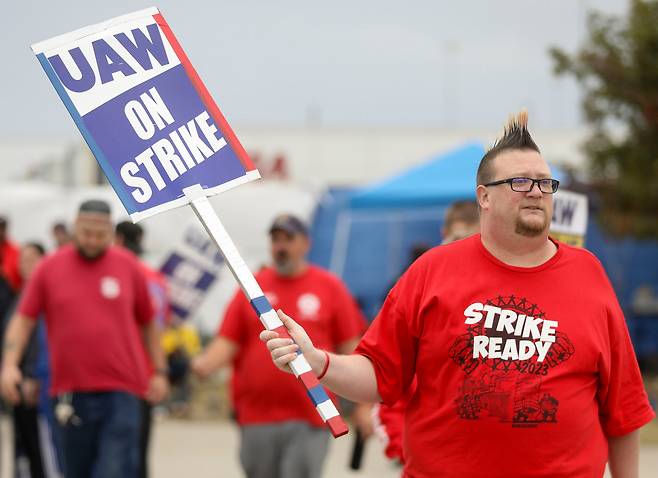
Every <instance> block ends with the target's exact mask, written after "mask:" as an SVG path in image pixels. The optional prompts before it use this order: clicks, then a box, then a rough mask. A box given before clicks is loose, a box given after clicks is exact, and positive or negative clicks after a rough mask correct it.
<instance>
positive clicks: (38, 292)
mask: <svg viewBox="0 0 658 478" xmlns="http://www.w3.org/2000/svg"><path fill="white" fill-rule="evenodd" d="M44 280H45V279H44V271H43V261H42V262H41V263H40V264H39V265H37V268H36V269H35V270H34V272H33V273H32V276H31V277H30V280H28V282H27V284H26V285H25V289H24V291H23V294H22V295H21V300H20V303H19V304H18V308H17V310H18V313H19V314H21V315H23V316H25V317H28V318H30V319H34V320H36V319H37V318H38V317H39V314H40V313H41V312H43V309H44V307H45V303H46V296H45V292H46V291H45V287H44Z"/></svg>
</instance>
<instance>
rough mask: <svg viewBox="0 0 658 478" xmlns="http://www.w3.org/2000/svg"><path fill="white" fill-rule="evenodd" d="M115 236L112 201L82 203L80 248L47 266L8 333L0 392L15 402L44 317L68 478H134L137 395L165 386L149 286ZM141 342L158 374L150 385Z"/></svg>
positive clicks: (159, 394) (158, 395) (158, 392)
mask: <svg viewBox="0 0 658 478" xmlns="http://www.w3.org/2000/svg"><path fill="white" fill-rule="evenodd" d="M112 237H113V229H112V222H111V219H110V208H109V206H108V205H107V203H105V202H103V201H96V200H90V201H86V202H84V203H82V205H81V206H80V209H79V211H78V216H77V218H76V222H75V230H74V244H72V245H67V246H64V247H62V248H60V249H59V250H58V251H57V252H55V253H54V254H52V255H51V256H49V257H48V258H46V259H44V260H43V261H42V262H41V263H40V264H39V266H38V267H37V270H36V271H35V272H34V273H33V275H32V277H31V278H30V281H29V283H28V285H27V287H26V290H25V292H24V294H23V296H22V299H21V302H20V304H19V306H18V311H17V313H16V315H15V316H14V317H13V318H12V319H11V322H10V323H9V326H8V329H7V332H6V335H5V344H4V354H3V362H2V376H1V383H2V391H3V394H4V395H5V397H6V398H7V399H8V400H9V401H10V402H12V403H16V402H18V400H19V392H18V388H17V386H18V384H19V383H20V381H21V373H20V370H19V369H18V363H19V361H20V357H21V355H22V352H23V349H24V346H25V342H26V340H27V338H28V337H29V335H30V333H31V331H32V330H33V329H34V327H35V324H36V319H37V317H39V315H40V314H43V315H44V316H45V321H46V325H47V335H48V346H49V353H50V362H51V366H52V384H51V390H50V393H51V396H53V397H54V398H55V401H56V405H55V414H56V416H57V419H58V421H59V423H60V425H61V430H60V432H61V438H62V448H63V458H64V470H65V473H64V474H65V476H66V477H67V478H78V477H79V478H88V477H94V478H100V477H107V478H110V477H116V478H119V477H121V478H123V477H131V478H132V477H135V476H136V471H137V470H136V467H137V450H138V427H139V397H146V398H148V399H149V400H152V401H154V402H156V401H159V400H161V399H162V398H163V397H164V395H165V393H166V390H167V383H166V379H165V377H164V375H163V374H164V373H165V372H164V366H165V364H164V357H163V356H162V353H161V350H160V344H159V343H158V342H159V338H158V334H157V328H155V326H154V324H153V322H152V318H153V311H152V307H151V301H150V298H149V295H148V290H147V285H146V280H145V278H144V275H143V274H142V271H141V269H140V266H139V264H138V262H137V260H136V259H135V257H134V256H133V255H132V254H131V253H130V252H128V251H124V250H122V249H120V248H118V247H114V246H112V245H111V242H112ZM142 337H143V340H144V342H145V345H146V347H147V349H148V350H149V353H150V357H151V360H152V361H153V364H154V365H155V367H156V370H158V371H159V373H157V374H155V375H153V377H152V378H151V379H150V380H149V379H148V376H147V368H146V363H145V359H144V354H143V351H142V350H143V345H142V344H141V343H140V341H141V340H142Z"/></svg>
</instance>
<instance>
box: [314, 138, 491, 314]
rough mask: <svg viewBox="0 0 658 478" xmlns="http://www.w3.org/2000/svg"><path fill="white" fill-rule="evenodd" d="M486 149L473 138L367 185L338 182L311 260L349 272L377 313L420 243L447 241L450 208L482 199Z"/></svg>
mask: <svg viewBox="0 0 658 478" xmlns="http://www.w3.org/2000/svg"><path fill="white" fill-rule="evenodd" d="M483 154H484V148H483V147H482V145H481V144H479V143H469V144H466V145H464V146H461V147H459V148H456V149H454V150H452V151H449V152H447V153H443V154H440V155H438V156H435V157H433V158H431V159H430V160H429V161H427V162H425V163H422V164H420V165H419V166H416V167H413V168H411V169H409V170H407V171H404V172H402V173H400V174H398V175H395V176H393V177H390V178H388V179H386V180H384V181H380V182H377V183H375V184H372V185H370V186H366V187H364V188H360V189H331V190H329V191H328V192H327V193H326V194H325V196H324V197H323V198H322V200H321V201H320V205H319V206H318V208H317V210H316V213H315V217H314V221H313V227H312V239H313V248H312V250H311V256H310V259H311V261H313V262H315V263H317V264H320V265H322V266H324V267H327V268H329V269H330V270H331V271H333V272H334V273H335V274H337V275H339V276H340V277H342V278H343V279H344V280H345V282H346V283H347V285H348V286H349V288H350V290H351V291H352V293H353V294H354V295H355V296H356V297H357V299H358V300H359V302H360V303H361V305H362V307H363V309H364V311H365V312H366V314H367V315H369V316H370V317H371V318H372V316H374V314H375V313H376V311H377V309H378V307H379V305H380V304H381V302H382V300H383V298H384V296H385V294H386V292H387V290H388V287H389V286H390V285H391V284H392V283H393V282H394V281H395V280H396V279H397V278H398V276H399V275H400V273H401V272H402V271H403V270H404V269H405V268H406V266H407V265H408V264H409V261H410V253H411V251H412V249H413V248H414V246H416V245H419V244H423V245H426V246H434V245H437V244H438V243H439V242H440V231H441V224H442V222H443V215H444V212H445V209H446V208H447V207H448V206H449V205H450V204H451V203H453V202H454V201H457V200H463V199H475V174H476V172H477V167H478V164H479V162H480V159H482V155H483Z"/></svg>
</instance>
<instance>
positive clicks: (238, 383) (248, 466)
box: [192, 214, 366, 478]
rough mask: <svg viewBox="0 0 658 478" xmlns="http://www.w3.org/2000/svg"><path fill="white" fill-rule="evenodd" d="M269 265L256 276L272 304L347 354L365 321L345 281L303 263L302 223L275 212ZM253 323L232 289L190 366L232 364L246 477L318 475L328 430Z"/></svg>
mask: <svg viewBox="0 0 658 478" xmlns="http://www.w3.org/2000/svg"><path fill="white" fill-rule="evenodd" d="M269 235H270V254H271V258H272V265H271V266H270V267H265V268H263V269H262V270H261V271H260V272H258V274H256V279H257V281H258V283H259V284H260V286H261V288H262V289H263V292H264V293H265V296H266V297H267V298H268V299H269V301H270V302H271V304H272V307H274V308H275V309H278V308H283V309H284V310H294V311H295V313H296V317H299V318H300V320H301V321H302V323H303V324H304V327H305V328H306V330H308V331H309V334H310V335H311V336H312V337H313V340H314V341H319V342H320V343H322V344H323V346H324V347H326V348H328V349H330V350H333V351H335V352H337V353H343V354H344V353H351V352H352V350H353V349H354V346H355V345H356V343H357V342H358V339H359V337H360V336H361V334H362V333H363V332H364V330H365V326H366V323H365V321H364V318H363V316H362V315H361V312H360V311H359V309H358V307H357V305H356V302H355V300H354V299H353V298H352V297H351V295H350V293H349V292H348V290H347V288H346V287H345V285H344V284H343V283H342V282H341V281H340V280H339V279H338V278H337V277H335V276H333V275H332V274H330V273H329V272H327V271H326V270H324V269H321V268H320V267H317V266H315V265H312V264H309V263H308V262H307V261H306V254H307V253H308V251H309V248H310V239H309V235H308V228H307V226H306V224H305V223H304V222H303V221H302V220H301V219H299V218H298V217H296V216H293V215H291V214H283V215H280V216H277V217H276V218H275V219H274V221H273V222H272V225H271V226H270V228H269ZM261 329H262V326H261V324H260V321H259V320H258V319H257V317H256V315H255V314H254V311H253V309H252V307H251V305H250V304H249V302H248V301H247V299H246V298H245V297H244V295H243V294H242V293H241V292H240V291H238V292H237V293H236V294H235V296H234V298H233V300H232V301H231V302H230V304H229V305H228V307H227V309H226V312H225V314H224V319H223V321H222V322H221V325H220V327H219V331H218V333H217V337H216V338H215V340H214V341H213V342H212V343H211V344H210V346H208V348H207V349H206V350H205V352H204V353H203V354H201V355H200V356H199V357H198V358H197V359H196V360H195V361H194V362H193V364H192V368H193V370H194V372H195V373H196V374H197V375H199V376H200V377H202V378H203V377H207V376H208V375H210V374H211V373H212V372H213V371H215V370H217V369H219V368H220V367H223V366H225V365H229V364H232V365H233V378H232V384H231V395H232V401H233V407H234V411H235V414H236V418H237V422H238V424H239V426H240V431H241V445H240V461H241V464H242V467H243V469H244V471H245V474H246V476H247V477H249V478H261V477H263V478H265V477H267V478H269V477H286V478H305V477H308V478H311V477H317V476H320V474H321V470H322V465H323V462H324V458H325V455H326V451H327V445H328V437H329V434H328V433H327V432H326V430H325V428H324V426H323V423H322V420H321V419H320V417H319V416H318V414H317V412H316V411H315V409H314V408H313V404H312V403H311V401H309V399H308V397H307V395H306V391H305V390H304V388H303V387H301V386H300V384H299V383H298V382H297V379H295V377H293V376H292V375H287V374H282V373H280V371H279V370H277V368H276V367H275V366H274V364H273V363H272V361H271V360H270V358H269V352H268V350H267V349H266V348H265V347H263V344H262V343H261V342H260V341H259V340H258V333H259V332H260V330H261Z"/></svg>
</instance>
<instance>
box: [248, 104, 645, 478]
mask: <svg viewBox="0 0 658 478" xmlns="http://www.w3.org/2000/svg"><path fill="white" fill-rule="evenodd" d="M527 122H528V117H527V113H525V112H522V113H520V114H518V115H517V116H516V117H513V118H512V119H511V120H510V121H509V123H508V124H507V126H506V127H505V130H504V132H503V135H502V136H501V138H500V139H499V140H498V141H496V143H495V144H494V146H493V147H492V148H491V149H490V150H489V151H488V152H487V153H486V154H485V155H484V157H483V158H482V160H481V162H480V166H479V168H478V172H477V182H476V195H477V202H478V205H479V208H480V230H481V233H480V234H476V235H474V236H471V237H469V238H466V239H463V240H460V241H456V242H453V243H451V244H448V245H444V246H441V247H437V248H435V249H432V250H430V251H428V252H427V253H425V254H424V255H423V256H422V257H421V258H420V259H419V260H418V261H416V262H415V263H414V264H413V265H412V266H411V267H410V268H409V269H408V271H407V272H406V273H405V274H404V275H403V276H402V277H401V278H400V280H399V281H398V283H397V284H396V285H395V287H394V288H393V289H392V291H391V292H390V294H389V295H388V297H387V299H386V301H385V303H384V305H383V306H382V309H381V311H380V313H379V315H378V317H377V318H376V319H375V321H374V322H373V323H372V325H371V326H370V329H369V330H368V332H366V334H365V336H364V337H363V339H362V340H361V343H360V344H359V346H358V347H357V349H356V351H355V353H354V354H353V355H348V356H339V355H334V354H329V353H327V352H325V351H322V350H319V349H317V348H315V347H314V346H313V343H312V342H311V341H310V340H309V338H308V336H307V335H306V333H305V331H304V329H303V328H302V327H300V326H299V325H298V324H297V323H296V322H295V321H294V320H293V319H291V318H290V317H288V316H286V315H285V314H284V313H283V312H282V311H279V316H280V317H281V319H282V320H283V322H284V323H285V325H286V327H287V328H288V329H289V330H290V334H291V336H292V337H293V338H294V340H295V342H296V344H293V343H292V342H291V341H290V340H289V339H284V338H279V337H278V335H277V334H276V332H272V331H263V332H262V333H261V340H263V341H264V342H267V347H268V349H269V350H270V351H271V355H272V359H273V361H274V363H275V364H276V365H277V366H278V367H279V368H281V369H283V370H288V367H287V364H288V363H289V362H290V361H291V360H292V359H294V358H295V356H296V355H295V352H296V351H297V350H298V348H301V350H302V352H303V353H304V355H305V356H306V357H307V359H308V361H309V363H310V364H311V367H312V368H313V370H314V371H315V372H316V373H317V374H320V375H321V377H322V378H321V382H322V383H323V384H324V385H325V386H327V387H328V388H330V389H331V390H333V391H334V392H336V393H337V394H339V395H342V396H344V397H346V398H349V399H351V400H354V401H357V402H378V401H382V402H384V403H386V404H393V403H395V402H396V400H397V399H398V398H399V397H400V395H401V394H402V393H403V392H404V391H405V390H407V389H408V387H409V384H410V382H411V380H412V378H413V377H414V375H416V376H417V381H418V386H417V388H416V391H415V393H414V394H413V396H412V397H411V400H410V402H409V406H408V408H407V410H406V415H405V428H406V431H405V436H404V445H403V446H404V454H405V458H406V461H405V467H404V476H406V477H454V476H461V477H468V478H471V477H485V476H486V477H518V476H523V477H524V478H526V477H570V478H572V477H593V476H603V474H604V469H605V465H606V462H609V465H610V471H611V473H612V476H613V477H614V478H636V477H637V476H638V473H639V471H638V469H639V463H638V461H639V458H638V455H639V452H638V448H639V439H638V430H639V428H640V427H642V426H643V425H645V424H646V423H648V422H649V421H651V420H652V419H653V417H654V412H653V410H652V409H651V406H650V405H649V402H648V399H647V395H646V393H645V391H644V387H643V384H642V379H641V376H640V372H639V369H638V366H637V361H636V359H635V354H634V352H633V346H632V344H631V341H630V339H629V336H628V331H627V328H626V323H625V320H624V316H623V313H622V311H621V309H620V307H619V304H618V302H617V298H616V296H615V293H614V291H613V289H612V287H611V285H610V282H609V280H608V278H607V276H606V274H605V271H604V270H603V267H602V266H601V264H600V263H599V261H598V260H597V259H596V258H595V257H594V256H593V255H592V254H591V253H589V252H588V251H586V250H583V249H577V248H573V247H570V246H568V245H566V244H562V243H559V242H557V241H555V240H553V239H552V238H550V237H549V236H548V230H549V226H550V223H551V217H552V213H553V201H552V194H553V193H555V192H556V191H557V189H558V186H559V183H558V181H557V180H555V179H552V178H551V171H550V169H549V167H548V164H547V163H546V161H545V160H544V158H543V157H542V156H541V154H540V152H539V148H538V147H537V145H536V144H535V142H534V141H533V139H532V137H531V136H530V133H529V132H528V129H527Z"/></svg>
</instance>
